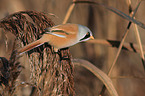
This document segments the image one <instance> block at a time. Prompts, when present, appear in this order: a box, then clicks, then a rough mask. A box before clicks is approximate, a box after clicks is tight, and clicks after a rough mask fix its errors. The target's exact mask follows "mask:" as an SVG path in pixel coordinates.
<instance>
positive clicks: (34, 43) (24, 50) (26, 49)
mask: <svg viewBox="0 0 145 96" xmlns="http://www.w3.org/2000/svg"><path fill="white" fill-rule="evenodd" d="M43 43H44V42H42V41H41V39H39V40H37V41H34V42H32V43H30V44H28V45H26V46H24V47H23V48H21V49H19V50H18V52H19V54H23V53H25V52H27V51H29V50H31V49H33V48H35V47H38V46H40V45H42V44H43Z"/></svg>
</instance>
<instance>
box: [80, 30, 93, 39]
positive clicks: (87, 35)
mask: <svg viewBox="0 0 145 96" xmlns="http://www.w3.org/2000/svg"><path fill="white" fill-rule="evenodd" d="M90 36H91V35H90V32H88V33H87V34H86V35H85V37H84V38H82V39H80V41H83V40H85V39H87V38H89V37H90Z"/></svg>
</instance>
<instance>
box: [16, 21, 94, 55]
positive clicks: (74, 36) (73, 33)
mask: <svg viewBox="0 0 145 96" xmlns="http://www.w3.org/2000/svg"><path fill="white" fill-rule="evenodd" d="M45 31H46V32H45V33H44V34H43V35H42V37H41V38H40V39H39V40H36V41H34V42H32V43H30V44H28V45H26V46H24V47H23V48H21V49H20V50H18V52H19V53H20V54H22V53H24V52H27V51H29V50H31V49H33V48H35V47H38V46H40V45H42V44H44V43H45V42H48V43H49V44H50V45H51V46H53V47H54V51H55V52H57V51H58V49H61V48H66V47H70V46H72V45H75V44H77V43H79V42H82V41H87V40H89V39H94V37H93V35H92V32H91V31H90V29H89V28H87V27H86V26H83V25H80V24H71V23H68V24H61V25H57V26H53V27H51V28H46V29H45Z"/></svg>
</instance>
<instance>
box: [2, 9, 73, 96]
mask: <svg viewBox="0 0 145 96" xmlns="http://www.w3.org/2000/svg"><path fill="white" fill-rule="evenodd" d="M52 26H54V23H53V22H52V21H51V19H50V18H48V16H46V15H45V14H44V13H41V12H35V11H21V12H17V13H14V14H11V15H9V16H7V17H5V18H4V19H3V20H1V21H0V28H4V30H5V31H10V32H11V33H13V34H14V35H15V36H16V38H17V40H20V41H21V42H22V44H23V45H24V46H25V45H27V44H29V43H30V42H33V41H35V40H38V39H39V38H40V37H41V36H42V34H43V33H44V29H45V28H47V27H52ZM16 49H18V48H17V47H16V48H14V50H16ZM27 56H28V58H29V61H30V63H29V65H30V67H31V68H30V70H31V80H32V82H29V83H30V84H29V85H33V86H32V87H33V88H32V91H31V96H34V95H35V96H36V95H41V96H51V95H52V96H56V95H74V78H73V70H74V68H73V66H72V64H71V55H70V53H69V49H68V48H66V49H62V50H59V52H58V53H55V52H54V51H53V48H52V47H51V46H50V45H49V44H48V43H45V44H43V45H42V46H40V47H38V48H35V49H33V50H30V51H29V52H28V54H27ZM15 57H17V55H16V56H14V57H13V56H12V57H11V59H12V62H13V63H14V62H15V59H14V58H15ZM4 60H5V59H4ZM5 61H7V60H5ZM3 62H4V61H3ZM5 63H6V64H7V62H5ZM10 64H11V63H10ZM18 65H19V64H18ZM7 67H8V68H7ZM7 67H4V66H1V69H2V70H1V73H2V72H3V70H6V71H8V72H9V70H7V69H9V66H7ZM17 67H18V66H17ZM17 67H15V68H17ZM15 68H14V69H15ZM12 69H13V67H12ZM18 75H19V74H18ZM18 75H17V77H18ZM3 77H4V78H6V79H7V78H9V79H14V80H15V79H16V78H11V77H10V76H7V73H5V74H3ZM14 77H15V76H14ZM0 79H1V80H0V81H1V82H2V84H4V85H6V84H8V83H7V81H5V82H4V80H3V79H2V78H0ZM12 81H13V80H12ZM24 82H25V81H24ZM8 85H9V84H8ZM13 94H14V93H13ZM10 95H12V94H10Z"/></svg>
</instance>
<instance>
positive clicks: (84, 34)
mask: <svg viewBox="0 0 145 96" xmlns="http://www.w3.org/2000/svg"><path fill="white" fill-rule="evenodd" d="M78 29H79V30H78V31H79V32H78V40H79V42H82V41H87V40H89V39H94V37H93V34H92V32H91V30H90V29H89V28H88V27H86V26H83V25H80V24H78Z"/></svg>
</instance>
